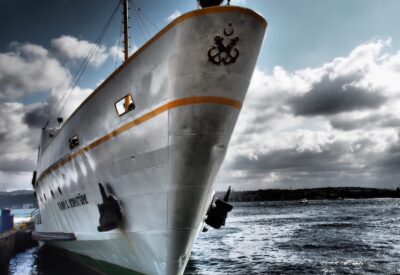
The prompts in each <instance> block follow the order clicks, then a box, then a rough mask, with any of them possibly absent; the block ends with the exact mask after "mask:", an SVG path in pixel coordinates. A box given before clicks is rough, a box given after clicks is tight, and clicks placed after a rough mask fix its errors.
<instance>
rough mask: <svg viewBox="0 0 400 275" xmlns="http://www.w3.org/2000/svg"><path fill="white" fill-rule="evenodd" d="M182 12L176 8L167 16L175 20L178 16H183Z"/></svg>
mask: <svg viewBox="0 0 400 275" xmlns="http://www.w3.org/2000/svg"><path fill="white" fill-rule="evenodd" d="M181 15H182V13H181V12H180V11H178V10H175V11H174V12H173V13H171V14H170V15H168V17H167V18H166V20H167V21H169V22H170V21H173V20H174V19H176V18H178V17H179V16H181Z"/></svg>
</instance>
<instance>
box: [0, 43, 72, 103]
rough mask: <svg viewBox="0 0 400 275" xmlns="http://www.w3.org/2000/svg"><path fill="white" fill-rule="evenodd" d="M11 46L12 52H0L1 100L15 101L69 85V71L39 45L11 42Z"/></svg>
mask: <svg viewBox="0 0 400 275" xmlns="http://www.w3.org/2000/svg"><path fill="white" fill-rule="evenodd" d="M10 47H11V49H12V51H9V52H5V53H0V79H1V81H0V101H3V102H6V101H15V100H18V99H20V98H22V97H24V96H27V95H29V94H33V93H38V92H43V91H50V90H51V89H52V88H57V87H62V86H65V85H66V83H67V82H68V79H69V75H70V74H69V71H68V70H67V69H65V68H64V67H63V66H62V65H61V64H60V62H59V61H58V60H56V59H54V58H53V57H51V56H50V55H49V52H48V51H47V50H46V49H45V48H43V47H42V46H39V45H34V44H30V43H26V44H19V43H16V42H14V43H12V44H11V45H10Z"/></svg>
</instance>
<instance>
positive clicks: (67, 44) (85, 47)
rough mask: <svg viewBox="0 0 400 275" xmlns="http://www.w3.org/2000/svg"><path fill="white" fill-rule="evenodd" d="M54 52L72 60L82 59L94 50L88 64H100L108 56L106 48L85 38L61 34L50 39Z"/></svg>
mask: <svg viewBox="0 0 400 275" xmlns="http://www.w3.org/2000/svg"><path fill="white" fill-rule="evenodd" d="M51 45H52V46H53V47H54V49H55V50H56V52H57V53H58V54H60V55H61V56H63V57H66V58H69V59H72V60H84V59H85V58H87V57H88V56H89V54H90V53H91V52H92V51H93V50H94V52H93V55H92V57H91V59H90V61H89V64H92V65H94V66H100V65H101V64H103V63H104V62H105V61H106V59H107V58H108V53H107V48H106V47H105V46H102V45H97V46H96V45H95V44H94V43H91V42H89V41H86V40H79V39H77V38H75V37H73V36H69V35H63V36H60V37H59V38H55V39H53V40H52V41H51Z"/></svg>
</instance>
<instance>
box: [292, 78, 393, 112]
mask: <svg viewBox="0 0 400 275" xmlns="http://www.w3.org/2000/svg"><path fill="white" fill-rule="evenodd" d="M357 78H358V77H357V75H353V76H350V77H339V78H336V79H330V78H329V77H328V75H325V76H324V77H323V78H322V80H321V81H320V82H318V83H316V84H314V85H313V87H312V89H311V90H310V91H309V92H307V93H306V94H304V95H303V96H298V97H295V98H293V99H291V100H290V105H291V107H292V110H293V113H294V114H295V115H302V116H315V115H333V114H338V113H341V112H347V111H354V110H362V109H373V108H377V107H379V106H380V105H381V104H383V103H384V102H385V101H386V98H385V97H384V96H383V95H380V94H378V93H373V92H370V91H366V90H363V89H361V88H358V87H354V86H352V85H351V83H352V82H353V81H354V80H356V79H357Z"/></svg>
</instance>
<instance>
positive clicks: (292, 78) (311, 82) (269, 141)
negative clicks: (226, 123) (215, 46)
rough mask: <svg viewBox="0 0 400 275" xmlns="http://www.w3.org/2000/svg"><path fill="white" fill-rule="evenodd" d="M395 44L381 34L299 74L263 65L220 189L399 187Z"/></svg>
mask: <svg viewBox="0 0 400 275" xmlns="http://www.w3.org/2000/svg"><path fill="white" fill-rule="evenodd" d="M390 45H391V40H390V39H386V40H379V39H378V40H373V41H370V42H367V43H364V44H362V45H360V46H358V47H356V48H355V49H354V50H353V51H351V52H350V53H349V55H347V56H344V57H338V58H335V59H334V60H332V61H331V62H329V63H326V64H323V65H321V66H320V67H316V68H305V69H302V70H297V71H294V72H288V71H286V70H285V69H284V68H282V67H275V68H274V69H273V71H272V74H267V73H265V72H263V71H261V70H260V69H256V70H255V73H254V75H253V78H252V81H251V84H250V88H249V91H248V95H247V97H246V101H245V103H244V106H243V110H242V112H241V115H240V117H239V120H238V123H237V127H236V129H235V131H234V134H233V137H232V141H231V144H230V148H229V152H228V154H227V158H226V163H225V165H224V170H223V172H222V175H221V177H220V179H221V182H222V185H220V188H221V189H225V188H226V187H227V185H230V184H233V186H234V188H235V189H249V188H252V189H258V188H288V187H289V186H291V187H293V188H296V187H315V186H343V185H357V186H360V185H364V186H375V187H393V186H395V185H396V184H397V180H396V179H398V176H399V172H400V170H399V167H400V158H398V157H396V156H397V155H396V154H398V153H397V152H398V148H400V146H399V143H400V138H399V126H400V90H399V89H398V87H400V69H399V68H400V52H397V53H394V54H390V53H386V52H385V49H386V48H388V47H390ZM299 104H301V105H299ZM299 106H301V107H302V108H300V107H299ZM396 150H397V151H396ZM272 173H273V175H274V176H273V177H272V176H271V175H272Z"/></svg>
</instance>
